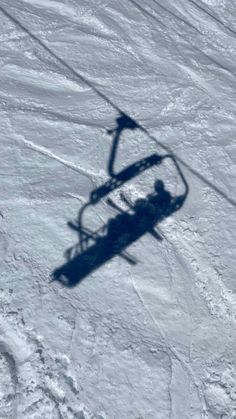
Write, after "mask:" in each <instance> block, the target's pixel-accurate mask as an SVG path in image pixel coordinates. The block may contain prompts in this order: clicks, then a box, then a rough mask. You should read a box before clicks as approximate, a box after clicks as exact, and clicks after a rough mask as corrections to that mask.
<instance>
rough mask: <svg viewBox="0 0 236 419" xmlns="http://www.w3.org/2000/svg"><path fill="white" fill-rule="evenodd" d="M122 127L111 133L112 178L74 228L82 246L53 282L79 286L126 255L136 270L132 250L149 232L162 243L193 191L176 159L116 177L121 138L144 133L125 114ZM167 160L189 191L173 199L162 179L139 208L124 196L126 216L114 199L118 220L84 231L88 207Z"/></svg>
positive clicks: (156, 160) (144, 164)
mask: <svg viewBox="0 0 236 419" xmlns="http://www.w3.org/2000/svg"><path fill="white" fill-rule="evenodd" d="M116 122H117V126H116V127H115V129H114V130H110V131H108V133H109V134H114V138H113V143H112V147H111V152H110V158H109V162H108V173H109V175H110V179H109V180H108V181H107V182H105V183H104V184H103V185H101V186H100V187H98V188H97V189H95V190H94V191H92V193H91V194H90V200H89V201H88V202H87V203H86V204H85V205H84V206H83V207H82V208H81V210H80V212H79V215H78V220H77V222H69V223H68V226H69V227H70V228H71V229H73V230H75V231H77V233H78V236H79V242H78V243H77V244H76V245H75V246H73V247H71V248H70V249H68V250H67V251H66V253H65V256H66V259H67V261H66V262H65V263H64V264H63V265H62V266H60V267H59V268H57V269H55V270H54V272H53V273H52V279H53V280H57V281H60V282H61V283H62V284H64V285H65V286H68V287H73V286H75V285H76V284H78V283H79V282H80V281H82V280H83V279H84V278H85V277H87V276H88V275H90V274H91V273H92V272H94V271H95V270H97V269H99V268H100V267H101V266H102V265H104V264H105V263H106V262H108V261H109V260H111V259H112V258H113V257H115V256H120V257H122V258H123V259H125V260H126V261H127V262H128V263H130V264H131V265H135V264H136V263H137V260H135V259H134V258H133V257H132V256H130V255H129V254H128V253H127V248H128V247H129V246H130V245H131V244H133V243H134V242H136V241H137V240H139V239H140V238H141V237H142V236H143V235H145V234H146V233H150V234H151V235H152V236H153V237H154V238H155V239H156V240H157V241H162V240H163V237H162V235H161V234H160V233H159V231H158V230H157V227H156V226H157V224H159V223H160V222H161V221H162V220H163V219H165V218H166V217H168V216H170V215H171V214H173V213H174V212H176V211H178V210H179V209H180V208H181V207H182V206H183V204H184V202H185V200H186V197H187V195H188V191H189V188H188V184H187V182H186V179H185V177H184V175H183V173H182V171H181V169H180V167H179V165H178V163H177V162H176V159H175V158H174V156H173V155H171V154H166V155H162V156H161V155H158V154H151V155H150V156H148V157H146V158H144V159H141V160H139V161H137V162H135V163H133V164H131V165H129V166H128V167H126V168H125V169H123V170H121V171H120V172H118V173H115V171H114V162H115V157H116V153H117V148H118V144H119V141H120V136H121V133H122V132H123V130H125V129H129V130H135V129H137V128H138V125H137V124H136V122H135V121H134V120H132V119H131V118H129V117H128V116H127V115H125V114H121V115H120V116H119V117H118V118H117V120H116ZM164 159H171V160H172V162H173V163H174V165H175V167H176V170H177V172H178V174H179V176H180V179H181V180H182V183H183V186H184V192H183V193H182V194H181V195H178V196H172V195H171V193H170V192H169V191H168V190H166V188H165V184H164V182H163V181H162V180H160V179H158V180H156V181H155V182H154V185H153V192H152V193H151V194H149V195H147V196H146V198H144V199H137V200H136V201H135V202H134V203H133V202H131V201H130V200H129V199H128V198H127V197H126V196H125V195H124V194H122V193H121V194H120V197H121V199H122V200H123V202H124V203H125V205H126V207H127V210H126V211H124V210H123V209H122V208H120V207H119V206H118V205H116V204H115V203H114V202H113V201H112V200H111V199H110V198H108V199H107V200H106V203H107V205H109V206H110V207H112V208H113V209H114V210H115V211H116V212H117V215H116V216H115V217H114V218H112V219H110V220H108V222H107V223H106V224H105V225H103V226H102V227H101V228H100V229H98V230H97V231H92V230H90V229H89V228H86V227H85V226H84V223H83V214H84V212H85V211H86V209H87V208H88V207H90V206H91V205H96V204H97V203H98V202H99V201H100V200H101V199H104V198H105V197H106V196H107V195H108V194H109V193H110V192H112V191H114V190H115V189H117V188H120V187H121V186H122V185H124V184H125V183H126V182H128V181H130V180H131V179H133V178H134V177H136V176H138V175H140V174H141V173H143V172H144V171H146V170H147V169H149V168H151V167H153V166H157V165H160V164H161V163H162V162H163V160H164Z"/></svg>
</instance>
